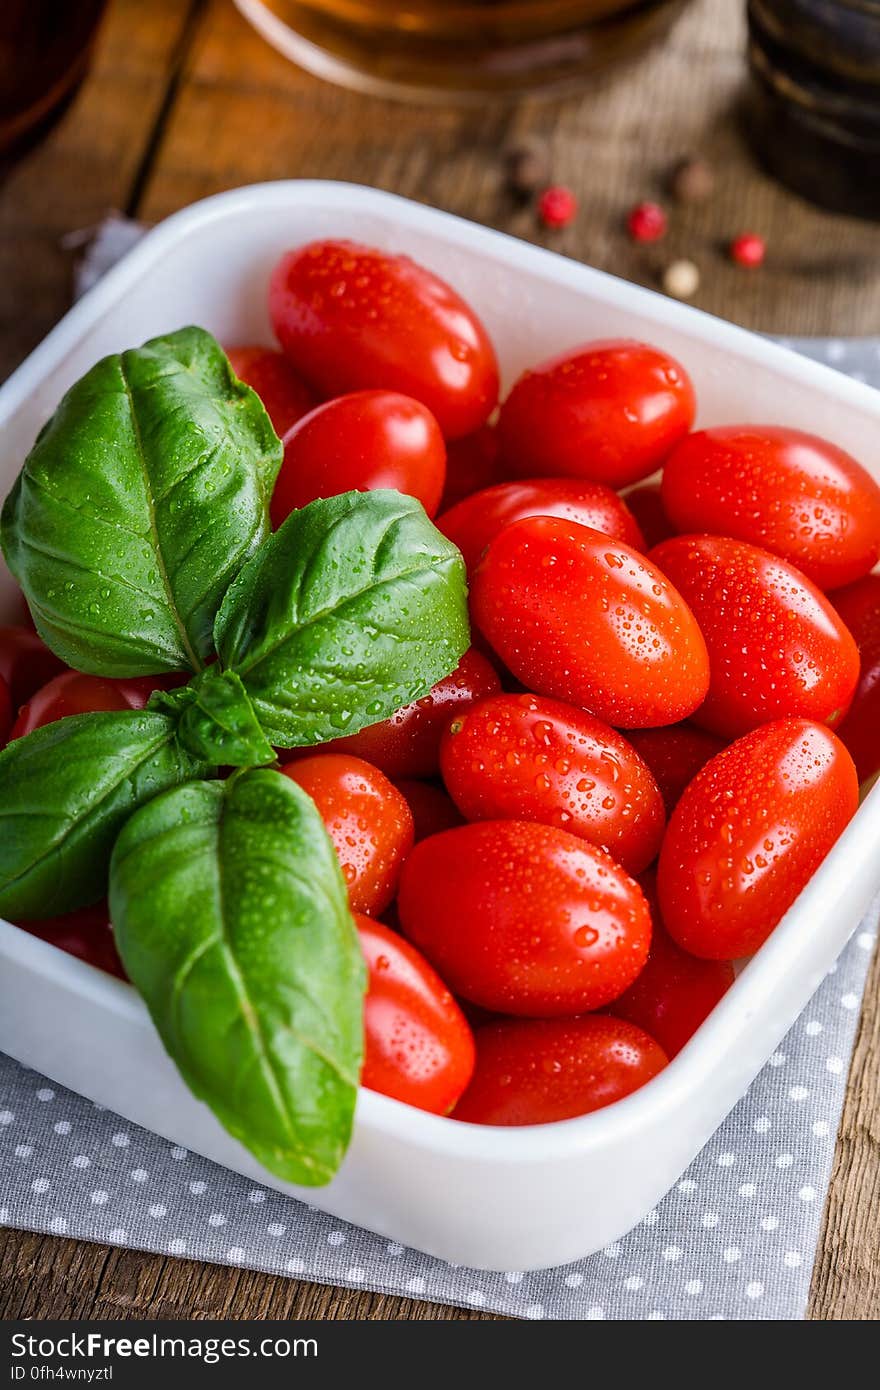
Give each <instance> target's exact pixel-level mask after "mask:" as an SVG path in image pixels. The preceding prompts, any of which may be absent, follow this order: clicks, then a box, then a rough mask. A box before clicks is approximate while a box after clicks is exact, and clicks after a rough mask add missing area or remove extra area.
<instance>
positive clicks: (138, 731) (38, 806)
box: [0, 710, 208, 921]
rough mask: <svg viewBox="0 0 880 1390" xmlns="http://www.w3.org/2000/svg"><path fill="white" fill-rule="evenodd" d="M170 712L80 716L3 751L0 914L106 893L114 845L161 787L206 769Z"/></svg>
mask: <svg viewBox="0 0 880 1390" xmlns="http://www.w3.org/2000/svg"><path fill="white" fill-rule="evenodd" d="M175 723H176V721H175V720H173V719H169V718H168V717H167V716H166V715H164V714H152V713H149V712H148V711H142V710H120V711H118V712H114V713H112V714H77V715H74V716H72V717H71V718H70V719H60V720H58V722H57V723H55V724H47V725H45V726H44V727H43V728H42V729H36V730H34V732H33V733H32V734H28V735H27V736H26V737H25V738H20V739H16V740H15V741H14V742H13V743H10V744H9V745H8V746H7V747H6V748H5V749H4V750H3V752H2V753H0V914H2V915H3V916H4V917H9V918H11V919H12V920H13V921H25V920H27V919H29V918H35V917H36V918H40V917H53V916H55V915H56V914H57V913H60V912H68V911H72V910H73V908H76V907H83V906H84V905H85V904H86V903H90V902H96V901H97V900H98V899H99V898H101V897H103V895H104V893H106V891H107V866H108V864H109V861H110V851H111V850H112V848H113V842H114V840H115V839H116V836H117V835H118V834H119V831H120V830H121V829H122V826H123V825H124V824H125V821H126V819H127V818H128V816H129V815H130V814H131V812H132V811H134V810H135V809H136V808H137V807H138V806H140V805H142V804H143V803H144V802H145V801H149V800H150V798H151V797H154V796H156V795H157V793H158V792H162V791H165V790H167V788H168V787H173V786H176V785H178V784H179V783H181V782H185V781H186V780H187V779H189V778H191V777H203V776H204V775H205V773H206V772H207V771H208V769H207V768H206V767H205V765H204V763H201V762H197V761H196V760H195V759H193V758H192V757H190V755H189V754H188V753H186V752H185V751H184V750H183V749H182V748H180V746H179V745H178V743H177V740H176V738H175V733H174V731H175Z"/></svg>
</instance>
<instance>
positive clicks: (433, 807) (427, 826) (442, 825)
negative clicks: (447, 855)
mask: <svg viewBox="0 0 880 1390" xmlns="http://www.w3.org/2000/svg"><path fill="white" fill-rule="evenodd" d="M394 785H395V787H396V788H397V790H398V791H399V792H400V794H401V796H404V797H406V804H407V806H408V807H409V809H410V811H411V812H412V818H413V831H414V836H415V842H416V844H418V842H419V840H427V838H428V836H429V835H439V834H440V831H441V830H452V829H453V827H454V826H456V825H463V824H464V817H463V816H462V814H461V812H460V811H459V809H458V807H457V806H456V804H455V802H454V801H453V800H452V797H451V796H450V795H449V794H448V792H446V791H445V790H444V789H443V787H438V786H437V784H436V783H435V782H423V781H420V780H418V779H416V778H414V777H413V778H410V777H402V778H401V779H400V780H399V781H397V782H395V783H394Z"/></svg>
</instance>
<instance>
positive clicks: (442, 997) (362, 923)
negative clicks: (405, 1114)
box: [355, 915, 474, 1115]
mask: <svg viewBox="0 0 880 1390" xmlns="http://www.w3.org/2000/svg"><path fill="white" fill-rule="evenodd" d="M355 925H356V926H357V930H358V936H359V937H360V940H361V949H362V951H363V953H364V956H365V957H366V961H367V969H368V972H369V981H368V985H367V995H366V999H365V1000H364V1066H363V1071H362V1072H361V1085H363V1086H366V1087H367V1088H368V1090H370V1091H380V1092H381V1094H382V1095H383V1096H392V1097H393V1099H394V1100H401V1101H403V1102H404V1103H405V1104H406V1105H414V1106H415V1107H416V1109H418V1110H430V1111H431V1112H432V1113H433V1114H435V1115H448V1114H449V1112H450V1110H451V1109H452V1107H453V1106H454V1105H455V1103H456V1101H457V1100H458V1099H459V1097H460V1096H461V1094H462V1092H463V1091H464V1089H465V1087H466V1086H467V1084H468V1082H469V1081H470V1079H471V1076H472V1074H473V1070H474V1038H473V1034H472V1033H471V1030H470V1025H469V1024H468V1022H467V1019H466V1018H465V1016H464V1014H463V1013H462V1011H461V1009H460V1008H459V1007H458V1005H457V1004H456V1002H455V1000H454V999H453V997H452V995H451V994H450V993H449V990H448V989H447V988H446V986H445V985H444V983H443V981H442V980H441V979H440V976H439V975H438V974H437V973H436V971H435V970H434V969H433V968H432V967H431V966H430V965H429V964H428V962H427V961H426V960H425V958H424V957H423V956H421V955H420V954H419V952H418V951H417V950H416V949H415V947H414V946H411V945H410V943H409V942H408V941H404V939H403V937H402V936H398V935H397V932H393V931H390V930H389V929H388V927H384V926H383V925H382V923H381V922H374V921H372V919H371V918H369V917H363V916H361V915H358V916H356V917H355Z"/></svg>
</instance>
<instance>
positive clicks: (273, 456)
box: [2, 328, 282, 676]
mask: <svg viewBox="0 0 880 1390" xmlns="http://www.w3.org/2000/svg"><path fill="white" fill-rule="evenodd" d="M281 453H282V450H281V444H280V442H279V440H278V439H277V437H276V435H275V432H274V430H273V429H272V426H271V424H270V421H269V417H268V416H267V414H266V412H265V410H264V409H263V406H262V404H261V403H260V401H259V399H258V398H257V396H256V395H255V394H254V392H253V391H252V390H251V389H250V387H248V386H245V385H244V384H243V383H242V382H240V381H238V380H237V378H236V377H235V375H234V374H233V372H232V369H231V367H230V366H229V363H228V361H227V358H226V355H225V354H224V352H223V350H222V348H221V347H220V346H219V344H218V343H216V342H215V341H214V339H213V338H212V337H211V335H210V334H209V333H205V331H204V330H203V329H201V328H183V329H181V330H180V331H179V332H178V333H171V334H169V335H168V336H167V337H165V338H155V339H154V340H153V341H152V342H149V343H145V344H144V346H143V347H141V348H136V349H134V350H132V351H129V352H121V353H116V354H115V355H114V356H112V357H105V358H104V359H103V361H101V362H98V363H97V365H96V366H94V367H92V369H91V371H89V372H87V373H86V375H85V376H84V377H83V378H82V379H81V380H80V381H78V382H77V383H76V385H75V386H73V387H71V389H70V390H69V391H68V393H67V395H66V396H65V397H64V399H63V400H62V402H61V404H60V405H59V406H58V409H57V410H56V411H55V414H54V415H53V416H52V418H51V420H50V421H49V423H48V424H47V425H46V426H45V428H44V429H43V431H42V432H41V434H40V436H39V438H38V439H37V442H36V444H35V445H34V447H33V449H32V450H31V452H30V454H29V456H28V458H27V460H26V462H25V465H24V468H23V469H22V471H21V473H20V475H19V478H18V481H17V482H16V484H15V487H14V488H13V489H12V492H11V493H10V495H9V497H8V498H7V501H6V505H5V506H4V508H3V520H2V540H3V550H4V553H5V555H6V560H7V563H8V565H9V568H10V569H11V571H12V573H13V574H14V575H15V577H16V579H17V580H18V581H19V583H20V584H21V587H22V588H23V589H24V592H25V594H26V595H27V598H28V602H29V603H30V607H31V612H32V614H33V617H34V622H35V624H36V627H37V631H38V632H39V634H40V636H41V637H42V638H43V640H44V641H45V642H46V643H47V644H48V646H50V647H51V648H52V650H53V651H54V652H56V653H57V655H58V656H60V657H61V659H62V660H63V661H66V662H67V663H68V664H69V665H71V666H75V667H76V669H77V670H79V671H89V672H92V673H94V674H97V675H101V676H150V675H155V674H156V673H157V672H159V671H187V670H191V671H199V670H201V668H202V666H203V665H204V664H205V661H206V660H207V659H208V657H209V656H210V655H211V653H212V651H213V645H212V636H211V629H212V625H213V622H214V615H215V613H216V612H217V609H218V607H219V605H220V601H221V599H222V598H223V595H224V594H225V592H226V589H227V588H228V586H229V583H230V581H231V580H232V579H234V578H235V576H236V574H237V573H238V571H239V570H240V568H241V566H242V564H243V563H244V561H245V560H246V559H247V558H248V556H249V555H251V554H252V553H253V551H254V550H255V549H256V547H257V546H258V545H259V544H260V542H261V541H262V540H264V539H265V537H266V536H267V535H268V534H269V521H268V501H269V497H270V495H271V492H272V485H273V483H274V481H275V475H276V474H277V472H278V468H279V465H280V463H281Z"/></svg>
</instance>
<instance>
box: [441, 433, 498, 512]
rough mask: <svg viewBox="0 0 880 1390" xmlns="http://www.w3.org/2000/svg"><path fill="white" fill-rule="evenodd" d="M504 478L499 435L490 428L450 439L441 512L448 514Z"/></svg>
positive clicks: (447, 449)
mask: <svg viewBox="0 0 880 1390" xmlns="http://www.w3.org/2000/svg"><path fill="white" fill-rule="evenodd" d="M505 477H506V474H505V472H504V468H503V467H502V464H501V455H500V452H499V449H498V434H497V431H496V430H494V429H493V428H492V426H491V425H481V426H480V428H479V429H478V430H474V432H473V434H466V435H464V436H463V437H462V438H461V439H450V440H449V443H448V445H447V448H446V486H445V487H444V489H443V500H442V501H441V503H440V510H441V511H448V510H449V508H450V507H454V506H455V504H456V503H457V502H460V501H461V500H462V498H463V497H470V495H471V493H472V492H480V491H482V489H483V488H486V487H492V486H493V485H494V484H495V483H501V482H503V481H504V479H505Z"/></svg>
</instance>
